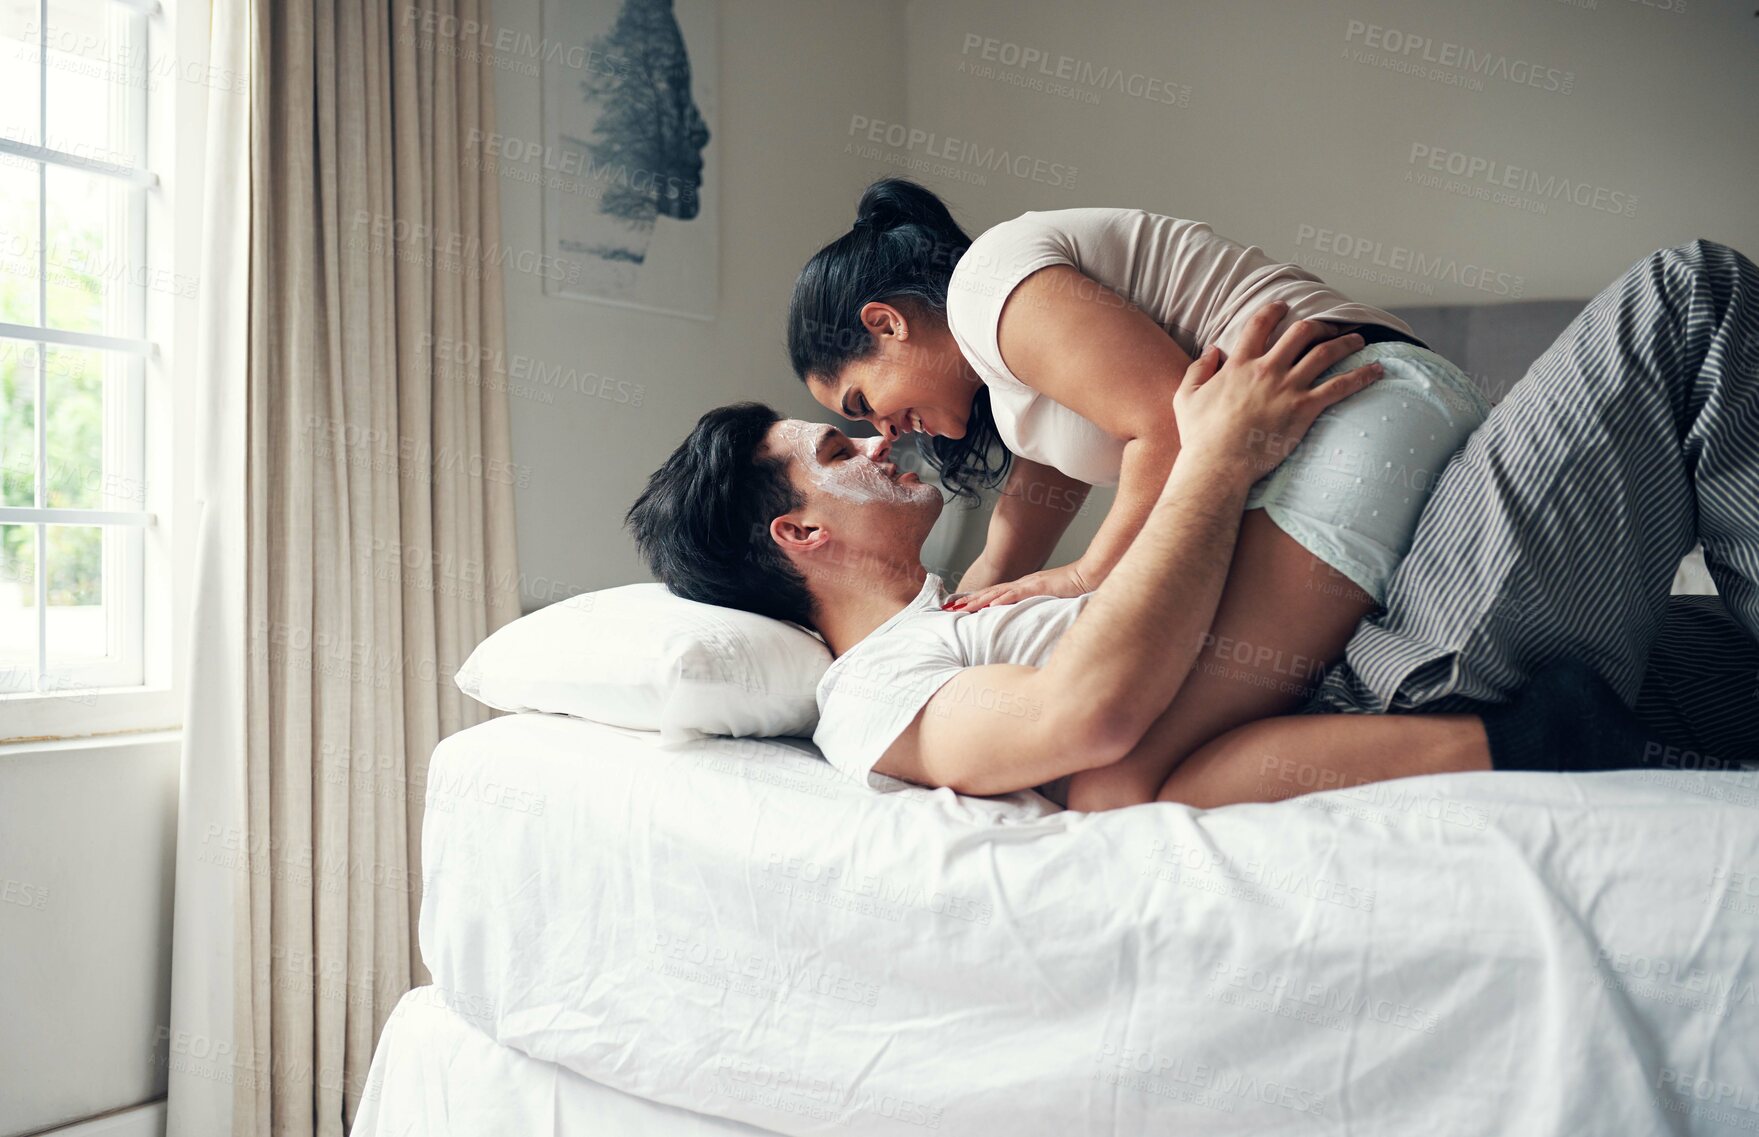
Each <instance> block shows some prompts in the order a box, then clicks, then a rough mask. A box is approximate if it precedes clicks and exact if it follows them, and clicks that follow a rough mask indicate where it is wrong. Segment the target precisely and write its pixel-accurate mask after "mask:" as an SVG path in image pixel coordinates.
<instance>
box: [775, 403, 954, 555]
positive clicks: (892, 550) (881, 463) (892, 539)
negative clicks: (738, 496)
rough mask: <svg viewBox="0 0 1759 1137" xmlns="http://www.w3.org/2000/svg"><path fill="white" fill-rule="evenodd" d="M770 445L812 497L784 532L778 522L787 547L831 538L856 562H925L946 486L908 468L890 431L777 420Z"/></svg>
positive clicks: (792, 477) (822, 543) (806, 495)
mask: <svg viewBox="0 0 1759 1137" xmlns="http://www.w3.org/2000/svg"><path fill="white" fill-rule="evenodd" d="M765 447H766V450H767V451H768V453H769V454H771V455H773V456H775V457H777V458H780V459H782V460H784V461H785V462H787V464H788V476H789V479H790V480H791V481H792V482H793V484H794V489H795V490H796V492H798V493H799V494H800V496H801V497H802V498H804V499H805V504H804V505H803V506H802V507H801V508H800V509H797V510H795V511H793V512H792V513H790V514H789V515H788V518H787V521H788V524H787V525H784V526H782V529H783V530H784V531H785V532H782V533H777V529H776V527H775V526H772V530H771V531H772V533H776V534H777V539H778V540H780V541H782V542H783V544H784V547H785V548H790V551H791V552H804V551H806V550H808V549H817V548H823V547H825V546H827V545H828V546H834V547H835V550H836V551H838V552H840V553H842V554H845V555H846V556H848V557H849V558H851V561H853V560H854V559H855V558H862V559H872V558H879V559H881V560H883V559H886V558H896V559H901V560H905V561H909V562H910V564H911V566H915V565H916V564H918V563H919V561H918V558H919V557H920V555H921V551H922V542H923V541H924V540H925V539H926V538H927V536H928V531H929V530H930V529H931V528H932V527H933V526H934V521H935V518H936V517H938V516H939V515H940V512H941V504H942V503H941V493H940V491H939V490H938V489H936V488H935V487H934V486H932V485H929V484H928V483H926V482H924V481H923V480H922V479H920V478H918V477H917V476H916V475H915V474H913V473H904V472H901V471H900V470H899V469H898V467H897V466H896V465H894V464H893V463H892V461H891V458H890V454H891V444H890V443H889V442H887V441H886V440H885V439H884V438H864V439H860V440H855V439H851V438H850V437H848V436H847V435H845V434H844V433H843V432H842V431H840V430H838V429H837V428H836V427H834V426H827V425H825V424H824V423H818V422H805V421H802V420H800V419H783V420H782V421H780V422H778V423H776V424H775V425H774V426H772V427H770V431H769V437H768V439H767V440H766V441H765ZM781 520H782V519H778V521H781ZM791 543H792V544H791Z"/></svg>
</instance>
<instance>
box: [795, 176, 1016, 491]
mask: <svg viewBox="0 0 1759 1137" xmlns="http://www.w3.org/2000/svg"><path fill="white" fill-rule="evenodd" d="M970 247H971V238H970V237H967V236H966V235H965V230H963V229H961V228H959V223H958V222H957V221H954V220H953V215H952V214H951V213H949V212H947V206H946V203H945V202H943V201H941V199H940V198H939V197H936V196H935V194H934V193H933V191H931V190H928V189H924V188H923V187H922V186H919V185H917V184H916V183H915V182H912V181H907V180H905V179H903V178H885V179H883V180H881V181H877V182H875V183H873V184H872V185H870V186H868V187H867V189H866V191H865V192H863V193H862V195H861V202H860V204H859V205H857V206H856V207H855V224H854V226H853V227H852V228H851V229H850V230H849V232H847V233H845V234H843V235H842V236H841V237H838V238H837V239H836V240H835V241H832V242H831V243H830V244H828V245H826V246H825V247H824V248H822V249H820V250H819V251H818V252H816V253H814V254H813V257H812V259H811V260H809V261H807V262H806V267H805V268H803V269H801V270H800V278H799V279H798V280H796V281H795V282H794V298H793V299H792V300H791V301H790V302H789V304H788V358H789V361H790V362H792V363H793V365H794V373H795V374H796V375H798V376H799V377H800V379H801V381H803V382H810V377H812V376H818V377H820V378H823V379H834V378H835V377H836V376H838V375H839V374H841V373H842V371H843V368H844V367H846V366H847V365H848V364H850V363H851V362H853V361H855V360H857V359H860V358H862V357H863V356H865V355H868V354H869V353H870V352H872V351H873V349H874V344H873V338H872V337H871V336H870V335H868V333H867V329H866V328H864V327H863V326H862V324H861V309H862V308H863V307H865V306H867V305H868V304H871V303H873V302H874V301H876V300H881V301H885V302H887V303H894V304H895V303H897V302H898V301H900V300H903V301H911V302H914V303H915V304H916V305H918V306H919V307H922V308H927V309H930V310H932V311H934V312H936V313H937V314H939V315H940V316H941V317H942V318H943V319H944V318H945V317H946V312H947V283H948V281H950V280H951V279H952V277H953V266H954V265H956V264H958V263H959V258H960V257H962V256H964V255H965V250H966V249H968V248H970ZM923 456H924V457H925V458H927V459H928V463H929V465H931V466H933V467H934V469H935V471H936V472H937V473H938V474H939V475H940V481H941V484H942V485H943V486H945V487H946V488H947V489H948V490H951V491H952V492H953V493H954V494H955V495H957V496H959V497H962V498H975V497H976V496H977V487H979V486H986V487H990V488H994V487H996V486H999V485H1001V484H1002V480H1003V479H1004V478H1006V477H1007V475H1008V466H1009V463H1010V462H1011V460H1012V457H1013V456H1012V455H1011V454H1009V453H1008V449H1007V447H1006V446H1004V445H1002V441H1001V436H1000V435H998V434H997V433H996V424H995V416H994V414H993V413H992V412H991V410H990V405H989V388H988V387H985V386H983V385H981V384H980V385H979V386H978V388H977V391H976V393H975V397H974V398H973V399H972V401H971V415H970V418H969V419H968V420H967V422H966V428H965V437H963V438H933V439H930V440H929V444H928V445H927V446H926V447H924V448H923Z"/></svg>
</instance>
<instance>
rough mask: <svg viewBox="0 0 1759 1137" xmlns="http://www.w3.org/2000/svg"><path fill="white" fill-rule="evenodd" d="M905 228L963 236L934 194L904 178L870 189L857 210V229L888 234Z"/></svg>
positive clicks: (891, 180)
mask: <svg viewBox="0 0 1759 1137" xmlns="http://www.w3.org/2000/svg"><path fill="white" fill-rule="evenodd" d="M903 225H920V226H922V227H923V228H925V229H928V230H930V231H931V232H933V233H935V234H937V235H938V234H945V233H960V232H961V231H960V229H959V226H958V224H957V223H956V222H955V221H954V220H953V215H952V214H951V213H950V212H948V211H947V206H946V203H945V202H943V201H942V200H941V199H940V198H939V197H937V196H936V195H935V193H934V191H933V190H930V189H926V188H924V187H923V186H919V185H917V184H916V183H915V182H912V181H908V180H906V179H904V178H882V179H880V180H879V181H877V182H875V183H873V184H872V185H870V186H868V187H867V190H866V192H864V193H863V194H862V195H861V201H860V202H859V203H858V204H857V205H856V206H855V228H857V229H873V230H876V231H878V232H881V233H885V232H889V231H891V230H893V229H896V228H899V227H900V226H903ZM961 235H963V234H961Z"/></svg>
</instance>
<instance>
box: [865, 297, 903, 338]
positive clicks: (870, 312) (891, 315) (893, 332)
mask: <svg viewBox="0 0 1759 1137" xmlns="http://www.w3.org/2000/svg"><path fill="white" fill-rule="evenodd" d="M861 326H862V327H864V328H866V329H867V334H868V335H871V336H875V337H878V338H881V339H884V338H885V337H887V336H890V337H892V338H895V339H900V340H904V339H909V338H910V319H909V317H907V316H905V315H904V310H903V309H901V308H896V307H893V306H892V305H890V304H887V303H886V302H885V301H884V300H869V301H868V302H867V303H866V304H863V305H862V306H861Z"/></svg>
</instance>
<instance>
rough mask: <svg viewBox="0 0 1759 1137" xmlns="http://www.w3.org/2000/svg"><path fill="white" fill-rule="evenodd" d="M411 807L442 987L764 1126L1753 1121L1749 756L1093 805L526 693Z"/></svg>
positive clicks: (1113, 1130)
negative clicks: (859, 773) (655, 730)
mask: <svg viewBox="0 0 1759 1137" xmlns="http://www.w3.org/2000/svg"><path fill="white" fill-rule="evenodd" d="M1279 770H1280V772H1282V773H1283V774H1284V775H1285V776H1287V777H1289V778H1290V779H1292V780H1294V781H1295V782H1296V784H1306V783H1307V782H1309V781H1310V779H1311V772H1310V771H1309V770H1307V769H1306V768H1304V767H1302V766H1301V765H1300V764H1299V761H1298V759H1297V758H1290V759H1288V760H1287V763H1286V765H1284V766H1282V767H1280V768H1279ZM429 800H430V805H429V810H428V814H427V822H426V832H425V835H424V871H425V897H424V901H423V905H422V914H421V943H422V950H423V955H424V957H425V959H426V962H427V964H428V967H429V968H430V969H431V971H432V973H433V976H434V981H435V983H436V984H437V985H439V986H440V987H441V988H443V989H444V990H445V991H446V992H447V993H448V995H447V997H448V999H450V1000H451V1001H453V1003H454V1005H458V1006H463V1007H467V1008H469V1013H470V1017H471V1018H472V1020H473V1021H474V1022H475V1024H476V1025H477V1026H478V1027H479V1028H480V1029H482V1030H484V1031H486V1032H487V1033H488V1034H490V1035H492V1036H493V1037H495V1038H496V1039H498V1040H500V1041H502V1042H504V1043H507V1044H508V1045H511V1046H513V1047H515V1048H516V1049H519V1050H521V1051H523V1052H525V1053H527V1054H531V1055H534V1056H536V1057H538V1058H542V1059H546V1060H550V1061H554V1062H557V1063H560V1064H562V1065H564V1066H567V1067H569V1068H571V1069H573V1070H576V1071H579V1072H580V1073H582V1074H585V1075H586V1076H588V1077H590V1078H591V1079H593V1080H595V1081H597V1082H601V1083H603V1084H605V1085H608V1086H612V1087H615V1088H617V1089H619V1090H623V1091H626V1092H628V1093H631V1094H635V1095H637V1096H640V1097H643V1098H649V1099H653V1100H657V1101H662V1102H667V1103H670V1104H674V1105H677V1106H680V1107H683V1108H686V1109H690V1110H692V1111H696V1112H701V1113H705V1114H710V1115H715V1116H724V1117H730V1118H735V1119H739V1120H743V1121H747V1122H750V1123H752V1124H754V1125H757V1126H760V1127H762V1128H768V1129H774V1130H776V1131H778V1132H782V1133H788V1134H819V1133H830V1132H833V1131H834V1132H848V1133H854V1134H877V1133H913V1132H921V1131H922V1130H924V1129H938V1130H941V1131H945V1132H952V1133H984V1134H987V1133H1003V1132H1005V1133H1008V1134H1010V1137H1029V1135H1032V1134H1041V1133H1042V1134H1058V1135H1062V1134H1075V1133H1101V1134H1138V1133H1145V1132H1150V1131H1155V1132H1171V1131H1175V1129H1176V1128H1177V1129H1178V1131H1184V1130H1185V1129H1188V1130H1190V1131H1193V1132H1202V1133H1205V1134H1216V1135H1219V1134H1232V1133H1253V1134H1281V1133H1303V1134H1307V1133H1336V1134H1344V1133H1348V1134H1351V1135H1352V1137H1369V1135H1376V1134H1388V1135H1394V1134H1396V1135H1399V1137H1406V1135H1409V1134H1411V1133H1423V1134H1424V1135H1425V1137H1443V1135H1448V1134H1513V1133H1520V1134H1547V1133H1558V1134H1582V1133H1609V1134H1610V1133H1617V1134H1635V1133H1660V1132H1671V1133H1733V1132H1751V1131H1752V1129H1753V1127H1754V1125H1755V1124H1756V1123H1759V993H1756V986H1755V984H1756V982H1759V777H1756V776H1755V775H1754V774H1751V773H1747V774H1734V775H1727V774H1725V775H1703V774H1693V773H1670V774H1666V775H1658V774H1611V775H1594V776H1587V777H1573V778H1570V777H1560V776H1555V775H1552V776H1547V775H1537V774H1475V775H1455V776H1449V777H1432V778H1421V779H1406V780H1403V781H1398V782H1390V783H1381V784H1379V785H1375V786H1367V787H1359V788H1356V789H1352V790H1348V791H1335V792H1332V793H1326V794H1318V795H1313V796H1309V797H1305V798H1301V799H1297V800H1295V801H1291V802H1285V803H1281V804H1278V805H1248V806H1235V807H1230V808H1227V809H1221V810H1215V811H1210V812H1207V813H1204V812H1197V811H1192V810H1189V809H1186V808H1184V807H1181V806H1172V805H1156V806H1144V807H1138V808H1135V809H1129V810H1122V811H1116V812H1112V813H1106V814H1091V815H1083V814H1077V813H1065V812H1057V811H1056V810H1055V807H1053V806H1051V805H1050V804H1049V803H1048V802H1045V801H1044V800H1043V799H1041V798H1038V797H1036V796H1035V795H1030V794H1026V795H1018V796H1016V797H1014V798H1010V799H1005V800H1000V801H981V800H976V799H967V798H959V797H957V796H956V795H954V794H952V793H950V792H948V791H944V790H940V791H929V790H923V789H919V788H914V787H912V788H905V789H901V790H900V791H899V792H896V793H890V794H874V793H872V792H869V791H866V790H863V789H862V788H860V787H859V786H856V785H854V784H853V783H849V782H846V781H844V780H842V779H841V778H839V777H838V776H837V775H835V774H834V773H833V772H832V771H831V770H829V768H828V767H826V766H825V765H824V764H823V763H822V762H821V761H820V760H819V759H817V758H816V757H814V756H813V755H812V754H811V752H810V748H809V747H805V746H804V745H792V744H784V743H774V742H766V741H749V740H747V741H732V740H705V741H703V742H701V743H696V744H692V745H690V746H689V747H687V748H684V749H679V750H670V751H668V750H662V749H660V748H658V747H657V746H655V745H654V744H653V742H652V741H650V740H649V739H647V738H643V737H638V736H633V735H631V734H629V733H627V732H618V731H615V730H611V729H609V728H604V727H599V726H595V725H593V724H590V723H585V722H581V721H577V720H569V719H562V718H554V717H547V716H537V715H521V716H516V717H511V718H503V719H497V720H494V721H491V722H488V723H484V724H482V725H480V726H477V727H474V728H472V729H470V730H467V731H464V732H462V733H461V734H458V735H455V736H453V737H452V738H449V739H447V740H446V741H445V742H444V743H442V744H441V746H440V747H439V749H438V751H437V752H436V754H435V756H434V762H433V766H432V769H431V771H430V774H429Z"/></svg>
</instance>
